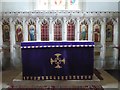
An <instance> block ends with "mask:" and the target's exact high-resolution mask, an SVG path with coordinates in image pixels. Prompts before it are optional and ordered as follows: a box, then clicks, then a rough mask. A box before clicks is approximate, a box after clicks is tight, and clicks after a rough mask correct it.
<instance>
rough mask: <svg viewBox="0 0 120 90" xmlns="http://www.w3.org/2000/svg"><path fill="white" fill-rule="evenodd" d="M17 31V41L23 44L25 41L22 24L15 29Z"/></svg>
mask: <svg viewBox="0 0 120 90" xmlns="http://www.w3.org/2000/svg"><path fill="white" fill-rule="evenodd" d="M15 30H16V41H17V42H22V41H23V27H22V25H21V24H17V25H16V27H15Z"/></svg>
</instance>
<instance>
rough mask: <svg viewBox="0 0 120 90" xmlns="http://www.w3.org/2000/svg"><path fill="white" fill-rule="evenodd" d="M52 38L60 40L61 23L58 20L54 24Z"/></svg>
mask: <svg viewBox="0 0 120 90" xmlns="http://www.w3.org/2000/svg"><path fill="white" fill-rule="evenodd" d="M54 40H55V41H57V40H62V24H61V22H60V21H59V20H57V21H56V22H55V24H54Z"/></svg>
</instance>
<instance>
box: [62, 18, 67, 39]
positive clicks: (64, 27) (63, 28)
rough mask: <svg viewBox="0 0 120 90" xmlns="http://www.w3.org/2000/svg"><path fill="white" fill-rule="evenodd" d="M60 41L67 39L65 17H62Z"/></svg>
mask: <svg viewBox="0 0 120 90" xmlns="http://www.w3.org/2000/svg"><path fill="white" fill-rule="evenodd" d="M62 31H63V35H62V41H67V20H66V17H63V25H62Z"/></svg>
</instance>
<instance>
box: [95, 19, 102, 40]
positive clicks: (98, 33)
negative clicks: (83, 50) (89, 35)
mask: <svg viewBox="0 0 120 90" xmlns="http://www.w3.org/2000/svg"><path fill="white" fill-rule="evenodd" d="M100 39H101V24H100V21H99V20H96V21H95V22H94V24H93V41H94V42H100Z"/></svg>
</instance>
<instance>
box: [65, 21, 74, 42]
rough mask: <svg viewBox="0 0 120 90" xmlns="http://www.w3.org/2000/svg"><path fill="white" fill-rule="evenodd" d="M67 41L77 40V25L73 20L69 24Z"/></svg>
mask: <svg viewBox="0 0 120 90" xmlns="http://www.w3.org/2000/svg"><path fill="white" fill-rule="evenodd" d="M67 40H75V24H74V22H73V20H72V19H71V20H70V21H69V22H68V24H67Z"/></svg>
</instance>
